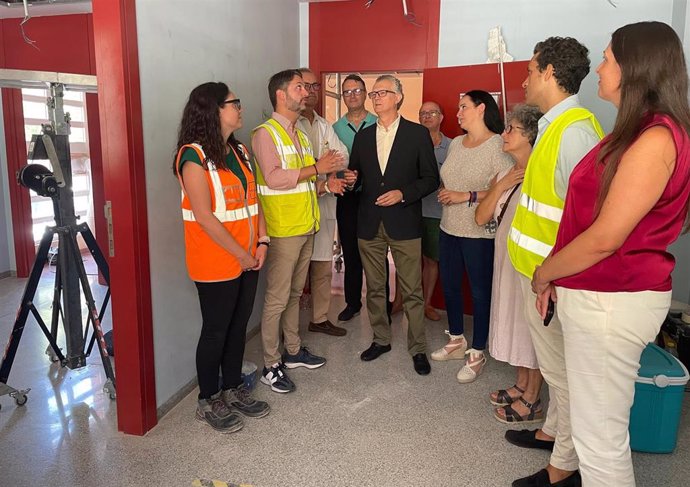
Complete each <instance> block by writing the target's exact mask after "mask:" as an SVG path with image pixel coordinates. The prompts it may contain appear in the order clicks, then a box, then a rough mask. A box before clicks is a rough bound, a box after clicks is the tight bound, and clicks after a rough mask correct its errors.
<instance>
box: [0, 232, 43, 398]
mask: <svg viewBox="0 0 690 487" xmlns="http://www.w3.org/2000/svg"><path fill="white" fill-rule="evenodd" d="M54 233H55V228H54V227H49V228H47V229H46V231H45V233H44V234H43V238H41V244H40V245H39V247H38V253H37V254H36V259H35V260H34V265H33V267H32V268H31V274H30V275H29V280H28V281H27V283H26V287H25V288H24V294H23V295H22V300H21V304H20V305H19V310H18V311H17V318H16V319H15V321H14V326H13V327H12V333H11V334H10V338H9V341H8V342H7V346H6V348H5V355H4V357H3V359H2V363H1V364H0V382H2V383H4V384H7V379H8V377H9V376H10V371H11V370H12V364H13V363H14V358H15V356H16V355H17V348H18V347H19V341H20V340H21V338H22V333H23V332H24V326H25V325H26V319H27V318H28V317H29V312H30V311H31V308H32V307H33V300H34V296H35V295H36V288H38V282H39V281H40V279H41V273H42V272H43V267H44V266H45V264H46V262H47V260H48V250H50V244H51V242H52V241H53V234H54Z"/></svg>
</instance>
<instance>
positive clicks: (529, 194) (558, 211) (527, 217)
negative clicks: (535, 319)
mask: <svg viewBox="0 0 690 487" xmlns="http://www.w3.org/2000/svg"><path fill="white" fill-rule="evenodd" d="M582 120H587V121H589V123H591V125H592V127H593V128H594V130H595V132H596V133H597V134H598V135H599V138H602V137H603V135H604V133H603V131H602V129H601V126H600V125H599V122H598V121H597V119H596V118H595V117H594V115H593V114H592V112H590V111H589V110H587V109H585V108H580V107H578V108H571V109H569V110H566V111H565V112H563V113H562V114H561V115H559V116H558V117H556V119H555V120H554V121H553V122H551V124H549V126H548V127H547V128H546V130H545V131H544V134H543V135H542V136H541V137H540V139H539V142H538V143H537V145H536V146H535V147H534V150H533V151H532V154H531V155H530V158H529V162H528V164H527V170H526V171H525V179H524V181H523V183H522V194H521V195H520V200H519V204H518V205H517V208H516V210H515V216H514V217H513V222H512V225H511V228H510V232H509V235H508V242H507V244H508V255H509V257H510V261H511V262H512V264H513V267H515V269H516V270H517V271H518V272H519V273H521V274H523V275H525V276H527V277H528V278H530V279H531V278H532V275H533V274H534V269H535V268H536V266H538V265H541V264H542V262H544V259H545V258H546V257H547V256H548V255H549V253H550V252H551V249H552V248H553V245H554V244H555V243H556V235H557V234H558V227H559V225H560V222H561V218H562V216H563V207H564V203H565V202H564V201H563V199H562V198H561V197H560V196H558V194H557V193H556V189H555V188H556V186H555V181H556V165H557V163H558V154H559V151H560V146H561V139H562V137H563V132H564V131H565V130H566V129H567V128H568V127H569V126H570V125H572V124H573V123H575V122H578V121H582Z"/></svg>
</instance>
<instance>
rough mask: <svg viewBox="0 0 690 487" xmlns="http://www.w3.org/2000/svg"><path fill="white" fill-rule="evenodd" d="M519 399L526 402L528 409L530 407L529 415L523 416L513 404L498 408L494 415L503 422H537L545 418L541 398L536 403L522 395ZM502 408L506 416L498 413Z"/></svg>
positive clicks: (523, 402)
mask: <svg viewBox="0 0 690 487" xmlns="http://www.w3.org/2000/svg"><path fill="white" fill-rule="evenodd" d="M517 400H518V401H520V402H521V403H522V404H524V405H525V407H526V408H527V409H529V412H528V413H527V415H525V416H521V415H520V414H518V412H517V411H515V410H514V409H513V407H512V405H510V404H509V405H507V406H503V407H501V408H498V409H496V410H495V411H494V417H495V418H496V419H497V420H498V421H500V422H501V423H505V424H513V423H522V424H525V423H537V422H539V421H543V420H544V411H543V409H542V407H541V399H537V400H536V401H535V402H534V403H530V402H527V401H525V400H524V399H523V398H522V397H520V398H518V399H517ZM500 409H503V412H504V414H505V416H502V415H500V414H498V411H499V410H500Z"/></svg>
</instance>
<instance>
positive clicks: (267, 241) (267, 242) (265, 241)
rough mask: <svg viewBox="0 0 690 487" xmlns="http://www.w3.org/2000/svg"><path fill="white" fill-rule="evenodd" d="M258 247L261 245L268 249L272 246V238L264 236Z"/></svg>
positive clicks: (260, 238)
mask: <svg viewBox="0 0 690 487" xmlns="http://www.w3.org/2000/svg"><path fill="white" fill-rule="evenodd" d="M256 245H257V246H259V245H265V246H266V247H270V246H271V237H269V236H268V235H264V236H263V237H259V243H257V244H256Z"/></svg>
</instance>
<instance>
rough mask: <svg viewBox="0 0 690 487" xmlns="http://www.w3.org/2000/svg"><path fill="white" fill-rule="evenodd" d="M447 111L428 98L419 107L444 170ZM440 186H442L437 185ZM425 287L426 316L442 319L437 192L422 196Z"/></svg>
mask: <svg viewBox="0 0 690 487" xmlns="http://www.w3.org/2000/svg"><path fill="white" fill-rule="evenodd" d="M442 121H443V112H442V111H441V106H440V105H439V104H438V103H436V102H434V101H426V102H424V103H422V106H421V107H420V108H419V123H421V124H422V125H424V126H425V127H426V128H427V129H429V134H430V135H431V141H432V142H433V143H434V155H435V156H436V162H437V163H438V169H439V171H440V170H441V165H442V164H443V161H445V160H446V154H447V153H448V146H449V145H450V141H451V140H450V139H449V138H448V137H446V136H445V135H443V133H442V132H441V122H442ZM437 189H438V188H437ZM422 225H423V232H422V290H423V292H424V316H426V317H427V318H428V319H430V320H432V321H439V320H440V319H441V316H440V315H439V314H438V311H436V310H435V309H434V307H433V306H432V305H431V296H432V295H433V294H434V288H435V287H436V281H438V239H439V231H440V227H441V203H439V201H438V195H437V194H436V192H434V193H431V194H430V195H428V196H425V197H424V198H422Z"/></svg>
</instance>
